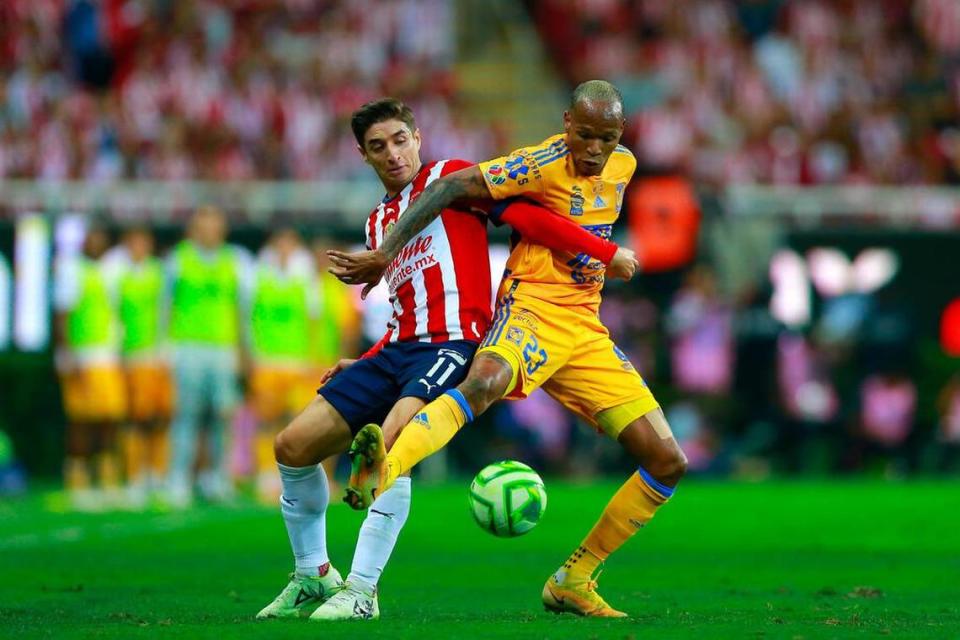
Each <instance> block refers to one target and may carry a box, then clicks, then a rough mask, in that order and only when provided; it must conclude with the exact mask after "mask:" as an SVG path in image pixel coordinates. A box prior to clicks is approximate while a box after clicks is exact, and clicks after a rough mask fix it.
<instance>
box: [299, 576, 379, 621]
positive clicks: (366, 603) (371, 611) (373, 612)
mask: <svg viewBox="0 0 960 640" xmlns="http://www.w3.org/2000/svg"><path fill="white" fill-rule="evenodd" d="M379 618H380V603H379V601H378V600H377V590H376V588H374V589H373V590H372V591H365V590H363V589H361V588H360V587H359V586H354V585H353V584H351V583H349V582H347V583H345V584H344V586H343V590H341V591H340V592H339V593H337V594H336V595H335V596H333V597H332V598H330V599H329V600H327V601H326V602H324V603H323V604H322V605H321V606H320V607H319V608H317V610H316V611H314V612H313V615H311V616H310V619H311V620H377V619H379Z"/></svg>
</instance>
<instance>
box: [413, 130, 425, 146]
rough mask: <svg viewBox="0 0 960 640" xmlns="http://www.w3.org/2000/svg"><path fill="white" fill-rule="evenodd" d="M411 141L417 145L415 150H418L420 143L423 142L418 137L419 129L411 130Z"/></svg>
mask: <svg viewBox="0 0 960 640" xmlns="http://www.w3.org/2000/svg"><path fill="white" fill-rule="evenodd" d="M413 141H414V142H415V143H416V145H417V151H420V145H421V144H422V143H423V140H421V138H420V129H414V130H413Z"/></svg>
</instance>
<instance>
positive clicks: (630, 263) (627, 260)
mask: <svg viewBox="0 0 960 640" xmlns="http://www.w3.org/2000/svg"><path fill="white" fill-rule="evenodd" d="M639 268H640V262H639V261H638V260H637V254H636V253H635V252H634V251H633V250H632V249H624V248H623V247H617V252H616V253H615V254H613V260H611V261H610V264H608V265H607V275H608V276H609V277H611V278H620V279H622V280H629V279H630V278H632V277H633V275H634V274H635V273H636V272H637V269H639Z"/></svg>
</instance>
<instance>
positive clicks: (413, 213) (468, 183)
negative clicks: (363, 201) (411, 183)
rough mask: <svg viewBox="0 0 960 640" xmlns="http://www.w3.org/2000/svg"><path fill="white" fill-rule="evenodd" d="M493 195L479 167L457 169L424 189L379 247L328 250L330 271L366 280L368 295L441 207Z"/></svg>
mask: <svg viewBox="0 0 960 640" xmlns="http://www.w3.org/2000/svg"><path fill="white" fill-rule="evenodd" d="M489 197H490V190H489V188H488V187H487V183H486V182H485V181H484V179H483V176H482V175H481V174H480V168H479V167H477V166H472V167H467V168H466V169H461V170H459V171H454V172H453V173H451V174H449V175H446V176H444V177H442V178H440V179H439V180H437V181H436V182H434V183H433V184H431V185H430V186H428V187H427V188H426V189H424V190H423V193H421V194H420V197H419V198H417V199H416V200H415V201H413V202H412V203H411V204H410V206H409V207H407V210H406V211H404V213H403V215H402V216H400V219H399V220H398V221H397V224H396V226H395V227H394V228H393V230H392V231H391V232H390V233H389V234H387V237H386V238H384V240H383V244H382V245H381V246H379V247H377V249H376V250H375V251H360V252H357V253H343V252H340V251H328V252H327V255H329V256H330V261H331V262H332V263H333V265H334V266H333V267H332V268H331V269H330V273H332V274H333V275H335V276H337V277H338V278H340V280H342V281H343V282H346V283H347V284H361V283H366V285H367V286H365V287H364V288H363V291H362V292H361V294H360V295H361V297H363V298H366V296H367V293H368V292H369V291H370V289H373V287H374V286H376V284H377V283H378V282H379V281H380V278H381V277H382V276H383V272H384V271H386V269H387V266H389V264H390V263H391V262H393V259H394V258H396V257H397V254H399V253H400V249H402V248H403V246H404V245H405V244H407V243H408V242H410V240H411V239H412V238H413V237H414V236H416V235H417V234H418V233H420V232H421V231H423V230H424V229H425V228H426V227H427V225H429V224H430V223H431V222H433V221H434V220H435V219H436V217H437V216H439V215H440V212H441V211H443V210H444V209H446V208H447V207H449V206H450V205H451V204H453V203H454V202H455V201H457V200H460V199H470V198H489Z"/></svg>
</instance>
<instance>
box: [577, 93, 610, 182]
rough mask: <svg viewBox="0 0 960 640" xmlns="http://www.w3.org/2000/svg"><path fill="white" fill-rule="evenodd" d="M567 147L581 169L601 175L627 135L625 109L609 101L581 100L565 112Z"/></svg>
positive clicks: (588, 173) (579, 169)
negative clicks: (624, 129) (624, 122)
mask: <svg viewBox="0 0 960 640" xmlns="http://www.w3.org/2000/svg"><path fill="white" fill-rule="evenodd" d="M563 129H564V131H566V133H567V147H569V149H570V155H571V156H572V157H573V163H574V166H576V168H577V173H579V174H580V175H582V176H598V175H600V173H601V172H602V171H603V168H604V167H605V166H606V164H607V160H608V159H609V158H610V154H612V153H613V150H614V149H616V148H617V145H618V144H619V143H620V136H622V135H623V109H622V107H620V105H618V104H611V103H608V102H604V103H594V102H590V101H587V100H585V101H581V102H578V103H577V104H576V105H575V106H574V107H573V108H572V109H570V110H569V111H564V112H563Z"/></svg>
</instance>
